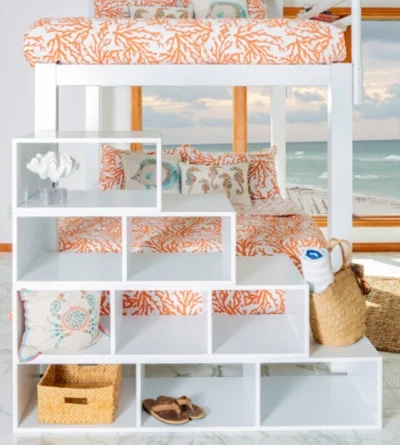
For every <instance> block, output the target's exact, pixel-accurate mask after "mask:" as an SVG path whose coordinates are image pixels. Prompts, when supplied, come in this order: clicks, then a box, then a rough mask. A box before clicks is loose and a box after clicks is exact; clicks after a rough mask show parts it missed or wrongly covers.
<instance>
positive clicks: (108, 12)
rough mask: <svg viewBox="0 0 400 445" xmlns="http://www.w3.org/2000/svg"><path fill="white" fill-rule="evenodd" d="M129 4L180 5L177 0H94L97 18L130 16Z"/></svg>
mask: <svg viewBox="0 0 400 445" xmlns="http://www.w3.org/2000/svg"><path fill="white" fill-rule="evenodd" d="M129 5H135V6H178V1H177V0H94V16H95V17H97V18H107V17H114V18H129Z"/></svg>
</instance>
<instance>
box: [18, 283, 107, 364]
mask: <svg viewBox="0 0 400 445" xmlns="http://www.w3.org/2000/svg"><path fill="white" fill-rule="evenodd" d="M20 296H21V300H22V302H23V303H24V309H25V333H24V335H23V337H22V342H21V347H20V350H19V354H18V355H19V359H20V361H21V362H27V361H30V360H33V359H35V358H36V357H37V356H38V355H39V354H42V353H43V354H45V353H47V354H57V353H73V352H77V351H79V350H81V349H84V348H87V347H89V346H91V345H93V344H95V343H98V342H100V341H102V340H104V339H105V338H108V337H109V334H108V332H107V331H106V330H105V329H104V328H103V327H102V326H101V325H100V324H99V321H100V303H101V292H97V291H96V292H85V291H63V292H61V291H60V292H55V291H28V290H23V291H21V292H20Z"/></svg>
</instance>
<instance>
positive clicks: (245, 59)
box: [24, 17, 346, 66]
mask: <svg viewBox="0 0 400 445" xmlns="http://www.w3.org/2000/svg"><path fill="white" fill-rule="evenodd" d="M24 54H25V58H26V59H27V61H28V62H29V63H30V64H31V65H32V66H34V65H35V64H37V63H61V64H69V65H113V64H116V65H163V64H166V65H167V64H168V65H175V64H177V65H180V64H182V65H195V64H197V65H204V64H219V65H234V64H239V65H256V64H258V65H321V64H331V63H335V62H343V61H344V60H345V58H346V45H345V39H344V34H343V31H342V30H340V29H339V28H337V27H335V26H333V25H330V24H327V23H322V22H318V21H315V20H289V19H217V20H209V19H190V20H177V19H162V20H144V19H117V18H81V17H76V18H60V19H50V18H45V19H42V20H39V21H37V22H36V23H34V24H33V25H32V26H31V27H30V28H29V29H28V31H27V32H26V34H25V38H24Z"/></svg>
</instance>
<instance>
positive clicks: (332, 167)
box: [328, 64, 353, 242]
mask: <svg viewBox="0 0 400 445" xmlns="http://www.w3.org/2000/svg"><path fill="white" fill-rule="evenodd" d="M352 74H353V70H352V65H351V64H333V65H332V66H331V76H332V78H331V83H330V85H329V87H328V129H329V138H328V238H344V239H347V240H349V241H350V242H351V240H352V224H353V103H352V102H353V101H352V92H353V88H352V85H353V84H352Z"/></svg>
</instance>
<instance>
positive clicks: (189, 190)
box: [179, 162, 251, 206]
mask: <svg viewBox="0 0 400 445" xmlns="http://www.w3.org/2000/svg"><path fill="white" fill-rule="evenodd" d="M179 165H180V167H181V177H182V193H185V194H208V193H211V194H212V193H226V195H227V196H228V198H229V199H230V201H231V203H232V204H240V205H248V206H251V199H250V193H249V180H248V176H249V165H250V164H249V163H248V162H240V163H239V164H233V165H199V164H187V163H185V162H181V163H180V164H179Z"/></svg>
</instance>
